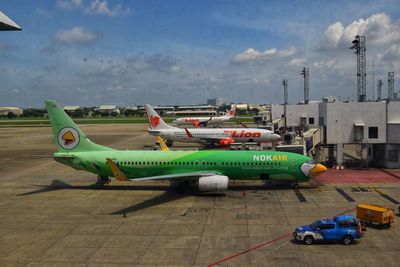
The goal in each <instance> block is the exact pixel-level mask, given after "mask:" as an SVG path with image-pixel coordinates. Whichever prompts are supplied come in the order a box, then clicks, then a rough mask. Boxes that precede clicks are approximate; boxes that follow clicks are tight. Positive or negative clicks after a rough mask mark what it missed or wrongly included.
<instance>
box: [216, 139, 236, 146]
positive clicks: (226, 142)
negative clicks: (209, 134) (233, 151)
mask: <svg viewBox="0 0 400 267" xmlns="http://www.w3.org/2000/svg"><path fill="white" fill-rule="evenodd" d="M233 143H235V140H233V139H232V138H225V139H221V140H219V142H218V144H219V145H220V146H230V145H232V144H233Z"/></svg>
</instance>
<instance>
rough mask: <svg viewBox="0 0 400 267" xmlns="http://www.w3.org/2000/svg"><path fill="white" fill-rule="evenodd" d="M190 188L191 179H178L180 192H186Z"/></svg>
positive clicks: (177, 189)
mask: <svg viewBox="0 0 400 267" xmlns="http://www.w3.org/2000/svg"><path fill="white" fill-rule="evenodd" d="M188 189H189V181H178V184H177V186H176V191H177V192H178V194H182V195H183V194H185V192H186V191H187V190H188Z"/></svg>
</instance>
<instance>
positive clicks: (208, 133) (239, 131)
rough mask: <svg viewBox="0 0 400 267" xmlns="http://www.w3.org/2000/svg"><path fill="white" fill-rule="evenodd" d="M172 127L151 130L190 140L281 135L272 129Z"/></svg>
mask: <svg viewBox="0 0 400 267" xmlns="http://www.w3.org/2000/svg"><path fill="white" fill-rule="evenodd" d="M187 131H188V132H189V133H188V132H186V130H185V129H180V128H172V129H160V130H151V129H149V133H150V134H152V135H159V136H161V137H163V138H165V139H167V140H172V141H188V142H200V143H202V142H210V141H212V140H219V139H233V140H234V141H235V142H272V141H276V140H279V139H280V138H281V137H280V136H279V135H277V134H275V133H274V132H272V131H269V130H264V129H252V128H190V129H187Z"/></svg>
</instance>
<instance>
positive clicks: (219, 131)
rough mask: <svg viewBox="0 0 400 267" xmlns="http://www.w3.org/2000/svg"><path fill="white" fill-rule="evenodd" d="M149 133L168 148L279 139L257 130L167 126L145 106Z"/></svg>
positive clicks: (150, 107)
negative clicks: (191, 144) (184, 145)
mask: <svg viewBox="0 0 400 267" xmlns="http://www.w3.org/2000/svg"><path fill="white" fill-rule="evenodd" d="M145 107H146V115H147V119H148V121H149V129H148V131H149V133H150V134H151V135H156V136H157V135H158V136H161V137H162V138H164V139H165V140H166V143H167V145H168V146H171V145H172V144H173V142H174V141H181V142H197V143H202V144H218V145H220V146H229V145H232V144H233V143H240V142H257V143H261V142H274V141H277V140H280V139H281V136H280V135H277V134H275V133H274V132H273V131H269V130H265V129H258V128H191V129H187V128H184V129H182V128H178V127H174V126H171V125H168V124H167V123H165V122H164V120H163V119H162V118H161V117H160V115H158V113H157V112H156V111H155V110H154V109H153V107H152V106H150V105H146V106H145Z"/></svg>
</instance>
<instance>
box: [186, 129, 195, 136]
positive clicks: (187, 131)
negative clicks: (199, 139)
mask: <svg viewBox="0 0 400 267" xmlns="http://www.w3.org/2000/svg"><path fill="white" fill-rule="evenodd" d="M185 132H186V134H187V136H188V137H189V138H192V137H193V135H192V134H191V133H190V132H189V130H188V129H187V128H185Z"/></svg>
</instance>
